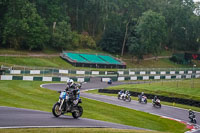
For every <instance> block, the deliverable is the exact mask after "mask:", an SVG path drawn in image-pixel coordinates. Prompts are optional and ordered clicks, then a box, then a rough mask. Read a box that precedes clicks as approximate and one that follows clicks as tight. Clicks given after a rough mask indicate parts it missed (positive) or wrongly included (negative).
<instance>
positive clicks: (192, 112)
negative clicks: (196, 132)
mask: <svg viewBox="0 0 200 133" xmlns="http://www.w3.org/2000/svg"><path fill="white" fill-rule="evenodd" d="M188 113H189V118H190V119H193V118H195V113H194V111H192V110H191V109H189V111H188Z"/></svg>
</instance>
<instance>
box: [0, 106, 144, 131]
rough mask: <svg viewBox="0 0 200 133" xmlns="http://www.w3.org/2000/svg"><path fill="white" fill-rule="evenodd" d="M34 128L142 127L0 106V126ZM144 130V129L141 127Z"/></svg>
mask: <svg viewBox="0 0 200 133" xmlns="http://www.w3.org/2000/svg"><path fill="white" fill-rule="evenodd" d="M31 127H32V128H34V127H85V128H88V127H89V128H92V127H93V128H120V129H138V130H141V129H142V128H137V127H132V126H126V125H121V124H115V123H110V122H104V121H98V120H92V119H86V118H79V119H74V118H73V117H72V116H66V115H62V116H60V117H59V118H55V117H54V116H53V115H52V113H49V112H43V111H35V110H29V109H19V108H13V107H2V106H0V128H31ZM142 130H145V129H142Z"/></svg>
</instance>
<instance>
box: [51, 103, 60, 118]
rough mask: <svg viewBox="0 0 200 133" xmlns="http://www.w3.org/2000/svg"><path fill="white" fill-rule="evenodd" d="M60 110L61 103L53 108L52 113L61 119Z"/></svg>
mask: <svg viewBox="0 0 200 133" xmlns="http://www.w3.org/2000/svg"><path fill="white" fill-rule="evenodd" d="M59 108H60V103H56V104H54V106H53V108H52V113H53V115H54V116H55V117H59V116H60V115H61V114H62V111H61V110H59Z"/></svg>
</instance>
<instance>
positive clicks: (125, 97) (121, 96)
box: [118, 92, 131, 102]
mask: <svg viewBox="0 0 200 133" xmlns="http://www.w3.org/2000/svg"><path fill="white" fill-rule="evenodd" d="M118 99H122V100H123V101H126V100H128V102H131V95H130V93H126V94H125V93H120V92H119V93H118Z"/></svg>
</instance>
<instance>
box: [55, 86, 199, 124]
mask: <svg viewBox="0 0 200 133" xmlns="http://www.w3.org/2000/svg"><path fill="white" fill-rule="evenodd" d="M81 85H82V84H75V89H71V90H70V89H69V90H67V91H66V90H64V91H58V93H60V96H59V99H58V102H56V103H55V104H54V106H53V108H52V113H53V115H54V116H55V117H59V116H61V115H64V114H65V113H72V116H73V118H75V119H77V118H79V117H81V116H82V114H83V108H82V107H81V106H80V105H79V104H80V103H82V101H81V99H80V98H78V99H77V98H76V95H77V93H79V89H80V88H81ZM118 99H122V100H123V101H128V102H131V94H130V92H129V91H125V90H121V91H120V92H118ZM138 102H139V103H144V104H147V97H146V96H145V95H144V93H143V92H142V93H141V95H138ZM152 106H153V107H157V108H161V103H160V99H158V98H157V96H155V97H154V99H152ZM189 119H190V122H192V123H194V124H196V118H195V113H194V112H193V111H192V110H189Z"/></svg>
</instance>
